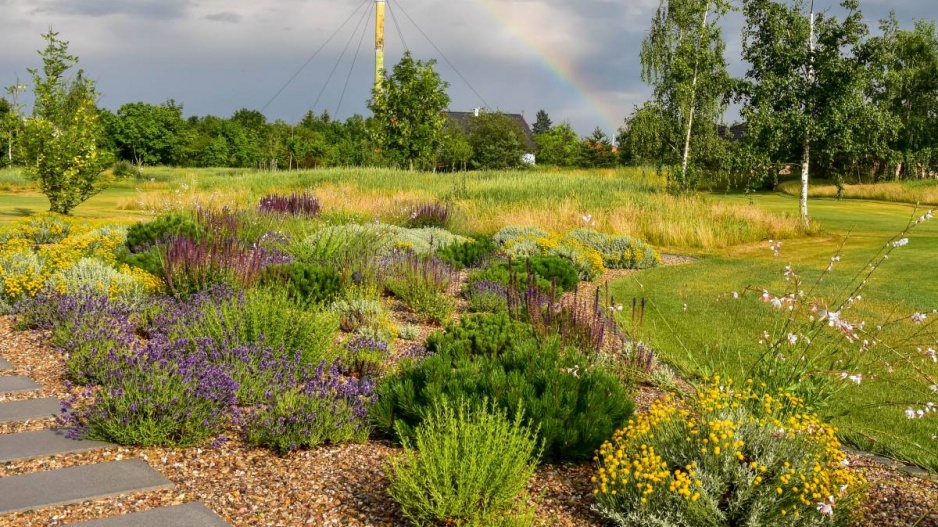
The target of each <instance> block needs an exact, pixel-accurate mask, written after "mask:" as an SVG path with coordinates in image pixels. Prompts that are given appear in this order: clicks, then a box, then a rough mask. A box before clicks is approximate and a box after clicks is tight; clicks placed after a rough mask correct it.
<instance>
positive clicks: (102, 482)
mask: <svg viewBox="0 0 938 527" xmlns="http://www.w3.org/2000/svg"><path fill="white" fill-rule="evenodd" d="M172 486H173V483H172V482H171V481H169V480H168V479H166V478H165V477H164V476H163V475H162V474H160V473H159V472H157V471H155V470H153V469H152V468H151V467H150V465H148V464H147V463H146V461H144V460H142V459H128V460H124V461H111V462H109V463H96V464H93V465H81V466H77V467H68V468H60V469H56V470H47V471H44V472H35V473H32V474H24V475H21V476H8V477H5V478H0V514H5V513H11V512H17V511H24V510H30V509H38V508H41V507H52V506H57V505H66V504H69V503H79V502H82V501H85V500H90V499H95V498H103V497H108V496H117V495H121V494H129V493H131V492H143V491H150V490H158V489H165V488H169V487H172ZM170 525H172V524H170Z"/></svg>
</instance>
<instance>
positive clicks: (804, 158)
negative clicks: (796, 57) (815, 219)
mask: <svg viewBox="0 0 938 527" xmlns="http://www.w3.org/2000/svg"><path fill="white" fill-rule="evenodd" d="M810 28H811V32H810V36H809V37H808V50H809V51H810V52H811V53H810V55H808V78H807V79H805V80H806V81H807V82H806V84H807V86H808V87H810V86H811V85H813V84H814V2H813V1H812V2H811V18H810ZM805 102H806V103H807V101H805ZM806 107H807V104H805V109H807V108H806ZM808 117H809V118H810V115H809V116H808ZM810 128H811V127H810V126H809V127H808V129H809V130H810ZM809 130H806V131H805V132H804V133H805V137H804V144H803V150H802V152H801V200H800V201H801V203H800V206H801V223H802V225H804V227H805V228H806V229H807V228H808V225H809V219H808V174H809V172H810V170H811V135H810V133H809Z"/></svg>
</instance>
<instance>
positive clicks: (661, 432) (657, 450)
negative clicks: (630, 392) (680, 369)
mask: <svg viewBox="0 0 938 527" xmlns="http://www.w3.org/2000/svg"><path fill="white" fill-rule="evenodd" d="M836 432H837V430H836V428H834V427H832V426H830V425H827V424H825V423H822V422H821V421H820V420H819V419H818V418H817V416H816V415H814V414H811V413H808V412H807V411H806V410H805V407H804V403H803V401H801V400H800V399H799V398H797V397H795V396H793V395H791V394H790V393H787V392H781V393H769V392H763V391H760V390H757V389H755V388H754V386H753V383H752V382H747V383H746V384H745V385H744V386H742V387H735V386H733V385H732V384H731V383H730V382H729V381H725V382H722V381H721V380H720V379H719V378H716V379H714V380H713V381H712V382H709V383H708V384H707V385H705V386H703V387H701V388H700V389H699V390H698V392H697V394H696V396H695V397H690V398H687V399H685V400H683V401H679V400H673V399H670V398H667V399H664V400H660V401H657V402H655V403H654V404H653V405H652V407H651V409H650V410H649V411H648V412H646V413H643V414H641V415H639V416H637V417H635V418H634V419H632V420H631V421H629V424H628V425H627V426H626V427H625V428H623V429H621V430H618V431H617V432H616V433H615V434H614V435H613V436H612V439H610V440H609V441H607V442H605V443H603V445H602V447H600V449H599V452H598V454H597V457H596V458H594V459H596V461H597V465H598V468H597V473H596V476H594V477H593V482H594V484H595V488H594V491H593V492H594V494H595V498H596V505H595V508H596V510H597V511H599V512H600V513H601V514H602V515H603V516H604V517H605V518H607V519H608V520H610V521H612V522H614V523H615V524H617V525H621V526H635V527H639V526H646V525H662V526H663V525H668V526H672V525H673V526H678V527H679V526H686V527H707V526H714V527H717V526H720V527H723V526H731V525H760V526H761V525H766V526H769V525H771V526H828V525H830V526H833V525H838V526H846V525H855V523H856V520H857V518H856V513H857V511H858V508H859V505H860V503H861V502H862V500H863V499H864V494H865V487H866V484H865V481H864V480H863V478H862V476H860V475H858V474H856V473H854V472H853V471H852V470H851V469H850V468H849V467H848V463H847V461H846V457H845V454H844V453H843V451H841V450H840V442H839V441H838V440H837V437H836Z"/></svg>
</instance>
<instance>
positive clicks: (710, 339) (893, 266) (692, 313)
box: [611, 194, 938, 470]
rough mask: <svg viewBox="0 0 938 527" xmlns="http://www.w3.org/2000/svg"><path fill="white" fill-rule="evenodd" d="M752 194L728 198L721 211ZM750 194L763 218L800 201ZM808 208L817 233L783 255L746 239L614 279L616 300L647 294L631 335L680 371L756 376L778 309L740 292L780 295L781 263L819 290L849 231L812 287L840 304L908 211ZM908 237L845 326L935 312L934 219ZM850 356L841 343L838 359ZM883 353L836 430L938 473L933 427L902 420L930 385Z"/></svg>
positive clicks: (815, 204) (825, 203) (790, 244)
mask: <svg viewBox="0 0 938 527" xmlns="http://www.w3.org/2000/svg"><path fill="white" fill-rule="evenodd" d="M747 199H749V198H745V197H742V196H727V197H725V198H724V200H725V202H726V203H728V204H731V203H739V202H745V201H746V200H747ZM754 199H755V201H756V204H755V205H756V206H758V207H760V208H762V209H763V210H766V211H778V210H785V209H792V208H795V207H796V206H797V200H796V199H794V198H791V197H788V196H784V195H781V194H776V195H757V196H755V198H754ZM810 210H811V213H812V215H813V218H814V220H815V221H817V223H818V224H819V225H820V227H821V229H822V231H823V234H822V235H820V236H817V237H814V238H810V239H808V238H802V239H794V240H787V241H785V242H784V243H783V245H782V249H781V255H780V256H779V257H775V256H773V253H772V251H771V250H769V249H768V244H767V243H765V242H762V243H756V244H743V245H740V246H737V247H733V248H729V249H723V250H717V251H713V253H712V254H711V255H709V256H706V257H704V258H702V259H700V260H699V261H697V262H694V263H691V264H687V265H680V266H672V267H663V268H658V269H653V270H648V271H643V272H642V273H638V274H634V275H631V276H629V277H628V278H626V279H624V280H622V281H619V282H617V283H615V284H612V286H611V291H612V294H613V296H614V297H615V298H616V299H617V301H619V302H623V300H630V299H631V298H633V297H635V298H645V299H646V305H647V309H646V312H645V318H644V324H643V325H642V326H641V327H633V328H632V330H633V331H635V332H637V333H639V334H640V335H641V337H642V338H643V339H645V340H647V341H649V342H650V343H651V344H652V345H653V346H654V347H655V348H656V350H657V351H658V352H659V353H660V354H661V356H662V357H664V358H665V360H667V361H668V362H671V363H673V364H674V365H675V366H677V367H678V368H679V369H680V370H682V371H683V372H684V373H685V374H689V375H691V376H695V375H696V376H704V375H707V374H712V373H717V372H724V373H726V374H728V375H731V376H733V377H735V378H745V377H747V376H749V375H751V371H750V367H751V366H752V364H754V362H755V361H756V359H757V357H758V356H759V354H760V353H762V352H763V350H764V348H763V347H761V346H759V345H758V340H759V338H760V336H761V335H762V332H763V331H769V332H770V333H772V332H773V331H774V330H776V329H777V328H778V327H779V325H780V324H781V323H782V322H783V321H784V315H785V314H784V313H780V312H779V311H776V310H773V309H772V308H770V307H768V305H767V304H765V303H763V302H760V301H759V300H758V299H757V298H756V297H757V296H758V293H757V292H754V293H749V294H748V295H744V296H743V298H742V299H740V300H734V299H733V296H732V292H734V291H735V292H739V293H743V292H744V291H745V290H746V289H747V288H754V289H756V290H761V289H762V288H766V289H768V290H769V291H772V292H776V293H778V292H784V291H786V290H788V289H790V287H791V283H790V282H786V281H784V280H783V273H784V268H785V266H786V265H789V264H790V265H791V266H792V267H793V268H794V269H795V270H796V271H797V272H799V273H800V274H801V275H802V278H803V279H804V281H805V283H808V284H811V283H814V282H815V281H816V280H817V278H818V277H819V276H820V275H821V273H822V271H823V270H824V269H825V268H826V267H827V265H828V263H829V262H830V258H831V257H832V256H833V255H834V254H835V253H836V251H837V248H838V246H839V245H840V244H841V243H842V242H843V240H844V237H845V236H846V237H847V238H846V242H845V243H844V247H843V252H842V259H841V261H840V262H837V263H836V265H835V267H834V271H833V272H832V273H830V274H828V275H826V276H825V277H824V280H823V282H822V283H821V285H820V286H819V291H818V292H817V293H818V295H817V296H820V297H827V296H838V295H839V296H840V297H841V298H843V296H844V294H843V292H842V289H843V286H844V285H845V284H846V283H848V282H849V281H850V280H851V279H853V278H854V276H855V275H856V273H857V272H858V271H860V270H862V269H864V267H865V266H866V264H867V263H868V262H869V260H870V258H871V257H872V256H873V255H874V254H875V253H876V252H877V251H878V250H879V249H880V248H881V247H882V246H883V244H885V243H886V241H887V240H888V239H889V238H890V237H892V236H893V235H895V234H896V233H897V232H899V231H900V230H902V228H903V227H904V226H905V225H906V223H907V222H908V220H909V219H910V217H911V216H912V213H913V212H912V211H913V207H911V206H908V205H901V204H889V203H878V202H862V201H836V200H829V199H819V200H811V202H810ZM922 212H923V211H920V212H919V213H922ZM909 238H910V242H909V244H908V245H907V246H905V247H901V248H900V249H899V250H897V251H896V252H895V253H894V254H893V257H892V258H890V259H889V260H888V261H887V262H886V263H885V264H884V265H883V266H881V267H880V268H879V269H878V270H877V271H876V273H875V274H874V280H873V281H872V282H871V283H870V284H869V285H868V287H867V288H866V290H865V291H864V292H863V293H862V296H863V300H862V301H861V302H860V303H858V304H856V306H855V308H854V309H853V310H852V311H851V313H850V314H849V317H850V319H851V320H853V321H855V322H856V321H859V320H865V321H867V323H868V324H870V325H876V324H877V323H881V322H884V321H888V320H894V319H896V318H900V317H901V318H906V319H907V318H908V316H909V315H910V314H911V313H915V312H926V313H931V312H932V310H933V309H935V308H936V307H938V288H936V287H935V282H934V280H935V277H936V276H938V272H936V264H935V260H934V255H935V254H938V222H935V221H932V222H928V223H924V224H922V225H920V226H919V227H917V228H916V229H915V230H914V231H913V234H912V235H911V236H910V237H909ZM625 303H626V304H628V302H625ZM929 316H935V315H929ZM624 320H625V325H626V326H627V327H628V326H630V325H631V317H628V316H627V317H625V318H624ZM905 328H906V329H904V330H900V329H896V330H894V331H892V332H891V333H889V334H888V335H887V342H898V341H902V340H905V339H907V338H910V337H913V335H912V334H911V333H910V331H911V330H910V329H909V327H908V326H905ZM917 338H919V339H921V338H924V337H922V336H920V335H919V336H918V337H917ZM931 343H932V342H930V341H929V342H922V344H931ZM855 350H856V347H846V346H845V347H844V349H843V353H845V354H846V353H856V351H855ZM880 358H881V359H883V362H879V363H878V365H877V366H876V369H875V370H874V371H870V372H864V373H866V374H871V375H868V376H867V380H866V381H864V382H863V383H862V384H861V385H860V386H855V387H854V386H851V388H849V389H847V390H846V391H844V392H842V394H840V395H839V396H838V397H837V398H836V399H835V400H834V401H833V406H832V408H831V412H832V414H834V415H838V417H836V418H835V419H834V421H835V424H837V425H838V426H840V427H841V429H842V435H843V436H844V438H845V439H847V440H849V441H850V442H852V443H854V444H857V445H858V446H861V447H863V448H866V449H870V450H873V451H877V452H880V453H883V454H887V455H892V456H895V457H898V458H901V459H905V460H909V461H912V462H915V463H917V464H919V465H921V466H924V467H927V468H929V469H931V470H938V444H936V443H935V442H934V441H933V440H932V435H933V434H935V433H936V432H938V429H936V426H935V423H934V420H931V419H922V420H909V419H907V418H906V417H905V416H904V414H903V410H904V409H905V408H906V407H907V406H910V405H913V403H914V402H915V401H918V402H919V403H922V402H924V398H925V397H927V396H928V395H929V385H930V382H929V381H928V380H927V379H925V378H923V377H922V376H920V375H919V374H918V373H916V371H915V370H914V368H912V367H910V366H909V365H904V364H902V363H899V362H895V361H891V363H890V364H888V365H887V364H885V361H886V359H887V357H886V356H882V357H880ZM925 366H928V365H927V364H926V365H925ZM890 368H893V371H892V373H891V374H889V372H888V370H889V369H890Z"/></svg>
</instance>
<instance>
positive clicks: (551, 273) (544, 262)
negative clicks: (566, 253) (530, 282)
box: [493, 255, 580, 293]
mask: <svg viewBox="0 0 938 527" xmlns="http://www.w3.org/2000/svg"><path fill="white" fill-rule="evenodd" d="M508 265H509V264H508V262H507V261H502V262H498V263H497V264H495V266H498V267H501V266H504V267H505V268H506V269H507V268H508ZM495 266H493V267H495ZM511 269H512V270H513V271H515V273H518V274H519V281H521V279H522V278H524V277H522V276H520V275H521V274H522V273H523V274H524V275H527V274H528V273H529V272H533V273H535V274H536V275H537V277H538V283H540V281H541V280H544V281H546V282H547V283H549V284H553V282H554V280H556V281H557V292H558V293H561V292H564V291H573V290H574V289H575V288H576V286H577V284H579V283H580V278H579V275H578V274H577V270H576V267H574V266H573V264H572V263H571V262H570V261H569V260H565V259H563V258H561V257H559V256H553V255H544V256H532V257H530V258H525V259H516V260H511ZM522 283H523V285H525V286H526V285H527V280H524V282H522Z"/></svg>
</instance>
